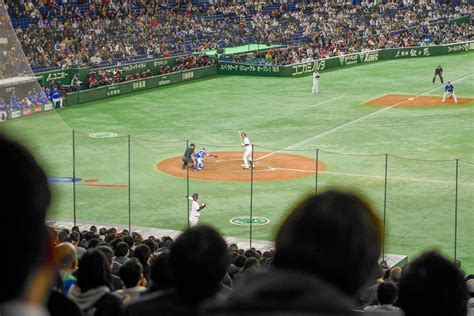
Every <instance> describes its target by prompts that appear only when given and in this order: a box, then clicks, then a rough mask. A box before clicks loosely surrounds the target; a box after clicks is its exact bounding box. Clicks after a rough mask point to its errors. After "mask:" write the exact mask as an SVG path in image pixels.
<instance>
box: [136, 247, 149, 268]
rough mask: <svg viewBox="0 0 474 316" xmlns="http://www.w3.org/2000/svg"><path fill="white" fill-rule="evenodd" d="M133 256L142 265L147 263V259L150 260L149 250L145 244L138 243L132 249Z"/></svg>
mask: <svg viewBox="0 0 474 316" xmlns="http://www.w3.org/2000/svg"><path fill="white" fill-rule="evenodd" d="M133 254H134V256H135V258H137V259H138V261H140V263H141V264H142V265H148V260H150V256H151V251H150V248H148V246H147V245H138V246H137V247H136V248H135V251H134V253H133Z"/></svg>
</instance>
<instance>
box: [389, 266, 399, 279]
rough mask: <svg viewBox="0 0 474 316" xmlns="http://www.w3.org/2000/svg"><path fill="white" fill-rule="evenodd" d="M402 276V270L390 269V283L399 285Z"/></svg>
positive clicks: (397, 268)
mask: <svg viewBox="0 0 474 316" xmlns="http://www.w3.org/2000/svg"><path fill="white" fill-rule="evenodd" d="M401 276H402V268H400V267H393V268H392V269H390V276H389V279H390V281H393V282H395V283H398V282H400V277H401Z"/></svg>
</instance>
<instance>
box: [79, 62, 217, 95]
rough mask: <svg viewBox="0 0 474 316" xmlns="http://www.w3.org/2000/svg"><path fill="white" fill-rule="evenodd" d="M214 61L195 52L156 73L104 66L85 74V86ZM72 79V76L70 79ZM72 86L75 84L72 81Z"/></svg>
mask: <svg viewBox="0 0 474 316" xmlns="http://www.w3.org/2000/svg"><path fill="white" fill-rule="evenodd" d="M215 63H216V60H215V58H210V57H209V56H208V55H206V54H196V55H188V56H184V57H179V58H177V59H176V64H175V65H174V66H173V67H171V66H169V65H168V66H163V67H160V69H159V72H158V73H157V74H153V73H152V71H151V70H150V69H146V70H144V71H142V72H136V73H134V74H127V75H124V74H123V70H122V69H121V68H120V67H114V68H106V69H101V70H96V71H94V70H93V71H90V72H89V74H88V76H87V87H88V88H89V89H91V88H97V87H102V86H107V85H111V84H117V83H121V82H127V81H132V80H139V79H145V78H149V77H152V76H154V75H165V74H168V73H173V72H178V71H183V70H189V69H194V68H199V67H206V66H211V65H214V64H215ZM72 81H74V78H73V79H72ZM71 85H72V86H77V85H75V84H74V83H72V84H71Z"/></svg>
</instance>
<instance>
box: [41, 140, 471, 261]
mask: <svg viewBox="0 0 474 316" xmlns="http://www.w3.org/2000/svg"><path fill="white" fill-rule="evenodd" d="M55 137H59V138H58V144H59V143H61V142H62V143H67V142H66V140H65V139H66V138H68V137H71V141H70V144H71V146H69V145H68V146H66V145H61V146H62V147H58V148H52V150H51V156H48V157H39V158H40V160H45V161H48V160H49V161H52V162H53V163H52V164H53V166H51V168H50V170H53V171H54V175H56V176H58V175H63V177H53V179H52V180H53V181H52V183H58V185H57V186H52V187H53V188H54V190H55V192H56V196H58V195H60V197H59V199H55V202H54V208H55V209H56V214H57V215H59V216H60V217H61V218H70V219H74V220H75V221H79V222H93V223H98V224H102V223H103V224H109V225H120V226H129V225H130V226H131V228H132V229H136V228H138V227H157V228H161V229H171V230H183V229H185V228H187V227H188V225H189V224H190V217H189V215H190V214H189V209H190V206H191V204H192V202H191V201H190V200H189V199H187V198H186V196H192V194H194V193H198V194H199V199H200V203H202V204H206V207H205V208H204V209H203V210H202V211H201V213H200V214H201V216H200V217H199V220H198V221H199V223H207V224H211V225H213V226H214V227H216V228H217V229H219V230H220V231H221V233H222V234H224V235H225V236H233V237H241V238H243V239H245V240H250V241H252V240H253V241H255V240H260V239H263V240H268V239H271V238H272V237H273V236H274V234H275V233H276V231H277V230H278V228H279V226H280V224H281V222H282V221H283V220H284V219H285V218H286V216H287V215H288V212H289V211H290V210H291V209H292V207H293V206H294V205H295V203H297V202H298V201H299V200H300V199H301V198H303V197H305V196H307V195H309V194H314V193H315V192H322V191H325V190H328V189H331V188H337V189H345V190H350V191H355V192H358V193H360V194H362V195H363V196H365V197H366V198H367V200H368V201H369V203H370V204H371V205H372V206H373V208H374V209H375V211H376V212H377V213H378V214H379V216H380V218H381V219H382V221H383V223H384V237H385V238H384V247H383V251H384V253H399V254H407V253H408V254H415V253H417V252H420V251H422V250H425V249H431V248H438V249H440V250H442V251H443V252H445V254H446V255H449V256H450V257H457V258H460V259H463V260H468V261H469V260H471V259H472V258H471V257H472V255H471V254H470V251H469V250H470V249H469V245H470V244H472V243H473V242H474V240H472V234H471V230H472V229H471V226H472V225H471V223H472V222H473V220H474V218H473V216H474V214H473V213H472V200H473V198H474V163H471V162H468V161H462V160H418V159H410V158H405V157H397V156H393V155H388V154H380V155H356V154H346V153H336V152H330V151H325V150H320V149H302V150H296V149H291V150H289V149H278V148H268V147H263V146H257V145H254V146H253V152H252V155H251V156H250V158H253V163H254V168H253V169H252V168H249V169H244V166H243V165H244V160H243V154H244V148H242V147H241V146H236V145H235V144H225V143H224V144H214V143H212V142H209V141H204V142H201V141H193V140H179V139H177V140H170V139H168V140H161V139H153V138H147V137H143V136H142V137H134V136H129V135H117V134H114V133H95V134H88V133H81V132H73V133H72V134H68V133H64V134H61V135H56V136H55ZM191 144H193V145H194V148H193V149H194V155H193V157H194V161H191V160H190V161H189V164H188V166H185V165H183V164H184V162H183V156H184V155H185V151H186V150H187V149H188V148H190V147H191ZM58 146H59V145H58ZM57 152H70V153H71V157H72V158H73V159H72V165H71V160H67V159H64V157H65V156H64V155H62V156H61V157H62V158H58V157H56V158H55V157H54V153H57ZM200 152H201V153H205V154H204V156H203V157H204V158H203V159H202V161H201V163H199V161H198V159H197V156H195V155H196V154H198V153H200ZM48 155H49V154H48ZM68 155H69V154H68ZM68 157H69V156H68ZM195 169H197V170H196V171H195ZM50 174H51V173H50ZM73 178H74V179H73ZM65 182H68V183H67V184H68V185H67V186H65V185H63V184H65ZM59 184H61V185H59Z"/></svg>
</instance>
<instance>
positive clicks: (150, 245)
mask: <svg viewBox="0 0 474 316" xmlns="http://www.w3.org/2000/svg"><path fill="white" fill-rule="evenodd" d="M143 244H144V245H147V246H148V248H150V252H151V253H154V252H156V251H157V250H158V244H157V243H156V242H154V241H152V240H150V239H147V240H145V241H144V242H143Z"/></svg>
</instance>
